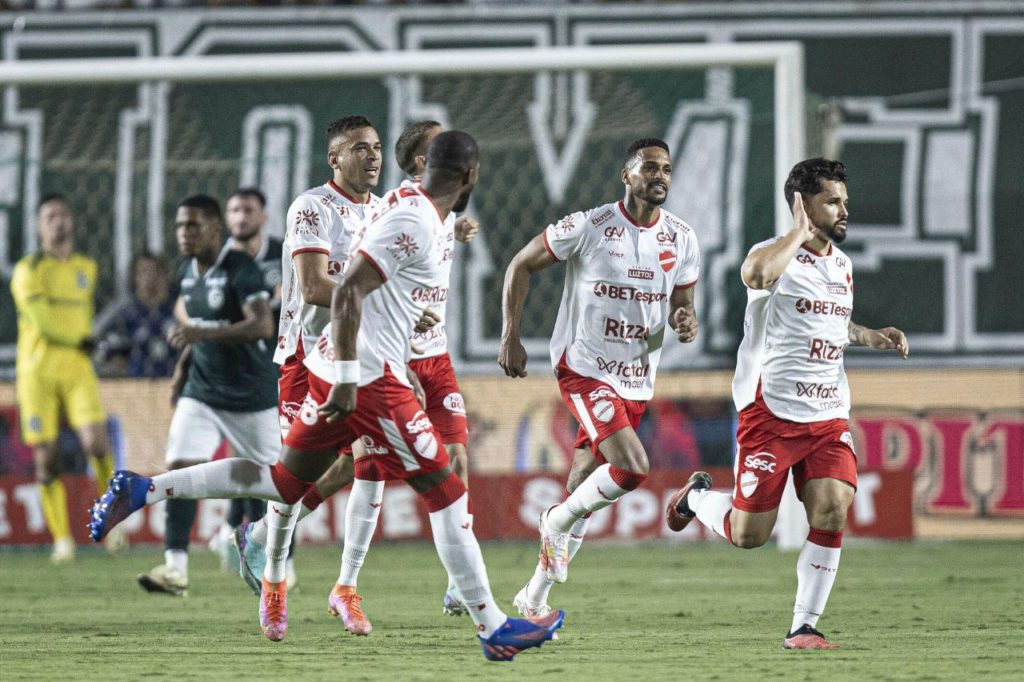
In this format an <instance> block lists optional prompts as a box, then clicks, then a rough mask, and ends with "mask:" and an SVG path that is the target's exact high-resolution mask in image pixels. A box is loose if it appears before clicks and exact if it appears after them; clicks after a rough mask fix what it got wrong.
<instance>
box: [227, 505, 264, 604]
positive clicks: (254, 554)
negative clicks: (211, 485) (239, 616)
mask: <svg viewBox="0 0 1024 682" xmlns="http://www.w3.org/2000/svg"><path fill="white" fill-rule="evenodd" d="M253 525H254V522H252V521H246V522H245V523H243V524H242V525H240V526H239V527H238V528H236V529H235V532H234V534H233V535H232V536H231V541H232V543H233V544H234V545H235V546H236V547H238V575H240V576H241V577H242V580H244V581H245V584H246V585H248V586H249V589H251V590H252V591H253V593H254V594H255V595H256V596H257V597H258V596H260V592H261V591H262V589H263V569H264V567H266V565H267V554H266V552H265V551H264V547H263V545H261V544H260V543H258V542H256V541H255V540H253V538H252V527H253Z"/></svg>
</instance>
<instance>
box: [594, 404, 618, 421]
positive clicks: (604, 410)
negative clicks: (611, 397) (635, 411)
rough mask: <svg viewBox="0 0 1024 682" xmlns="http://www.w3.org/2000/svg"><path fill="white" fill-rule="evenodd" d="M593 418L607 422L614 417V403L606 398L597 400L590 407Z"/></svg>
mask: <svg viewBox="0 0 1024 682" xmlns="http://www.w3.org/2000/svg"><path fill="white" fill-rule="evenodd" d="M591 411H592V412H593V413H594V419H597V420H598V421H600V422H603V423H605V424H607V423H608V422H610V421H611V420H612V419H613V418H614V417H615V405H613V404H612V403H611V402H609V401H607V400H598V401H597V402H596V403H594V407H593V408H592V409H591Z"/></svg>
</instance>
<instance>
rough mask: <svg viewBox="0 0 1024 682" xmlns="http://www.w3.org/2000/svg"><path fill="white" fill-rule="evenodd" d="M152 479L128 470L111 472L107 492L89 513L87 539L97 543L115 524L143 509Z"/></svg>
mask: <svg viewBox="0 0 1024 682" xmlns="http://www.w3.org/2000/svg"><path fill="white" fill-rule="evenodd" d="M152 484H153V479H151V478H147V477H145V476H140V475H139V474H136V473H135V472H132V471H125V470H123V469H122V470H120V471H115V472H114V477H113V478H111V479H110V485H109V486H107V491H106V492H105V493H103V495H102V496H101V497H100V499H98V500H96V502H95V503H94V504H93V505H92V509H90V510H89V537H91V538H92V540H93V542H99V541H100V540H102V539H103V538H104V536H106V534H107V533H109V532H110V530H111V529H112V528H113V527H114V526H116V525H117V524H119V523H121V522H122V521H124V520H125V519H126V518H128V517H129V516H131V515H132V514H133V513H134V512H136V511H138V510H140V509H142V508H143V507H145V506H146V493H147V492H149V489H150V486H151V485H152Z"/></svg>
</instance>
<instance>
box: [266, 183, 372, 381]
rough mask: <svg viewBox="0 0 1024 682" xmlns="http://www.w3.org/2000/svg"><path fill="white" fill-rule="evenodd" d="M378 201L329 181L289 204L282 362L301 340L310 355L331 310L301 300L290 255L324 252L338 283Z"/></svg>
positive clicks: (276, 359)
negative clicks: (357, 195) (362, 197)
mask: <svg viewBox="0 0 1024 682" xmlns="http://www.w3.org/2000/svg"><path fill="white" fill-rule="evenodd" d="M379 201H380V199H379V198H378V197H376V196H373V195H370V200H369V201H368V202H366V203H361V202H359V201H357V200H356V199H355V198H353V197H351V196H349V195H348V194H346V193H345V192H344V191H343V190H341V188H339V187H338V186H337V185H335V184H334V183H333V182H328V183H327V184H325V185H321V186H320V187H314V188H313V189H310V190H307V191H305V192H303V193H302V194H300V195H299V196H298V198H296V199H295V201H293V202H292V205H291V206H290V207H289V208H288V215H287V218H286V222H285V225H286V232H285V238H284V253H283V254H282V256H283V257H282V259H281V317H280V320H279V324H278V337H277V349H276V350H275V352H274V362H276V363H278V364H283V363H284V361H285V360H287V359H288V358H289V357H291V356H293V355H295V351H296V348H297V347H298V344H299V343H303V344H304V348H303V351H304V352H305V353H309V352H310V350H311V349H312V348H313V345H314V344H315V343H316V340H317V338H318V337H319V336H320V332H321V331H323V328H324V325H326V324H327V323H328V322H329V321H330V317H331V315H330V310H328V309H327V308H322V307H319V306H314V305H309V304H307V303H306V302H305V301H303V300H302V292H301V290H300V289H299V282H298V279H297V278H296V274H295V265H294V263H293V262H292V259H293V258H294V257H295V256H297V255H299V254H303V253H310V252H314V253H322V254H324V255H326V256H327V274H328V276H329V277H330V278H331V279H332V280H334V281H340V280H341V277H342V274H343V273H344V271H345V266H346V265H347V262H348V258H349V254H350V251H351V249H352V247H353V244H355V243H356V242H357V241H358V240H359V238H360V236H361V235H362V233H363V231H364V230H365V220H366V218H368V217H369V214H370V212H371V211H373V210H374V209H375V208H376V207H377V206H378V202H379Z"/></svg>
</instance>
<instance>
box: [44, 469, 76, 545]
mask: <svg viewBox="0 0 1024 682" xmlns="http://www.w3.org/2000/svg"><path fill="white" fill-rule="evenodd" d="M39 495H40V497H41V498H42V500H43V516H44V517H45V518H46V526H47V527H48V528H49V529H50V535H52V536H53V539H54V541H57V540H61V539H64V538H70V537H71V526H70V525H69V524H68V499H67V493H66V492H65V491H64V482H63V481H61V480H60V479H59V478H58V479H55V480H53V481H50V482H49V483H45V484H40V486H39Z"/></svg>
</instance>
